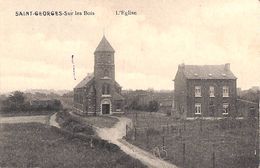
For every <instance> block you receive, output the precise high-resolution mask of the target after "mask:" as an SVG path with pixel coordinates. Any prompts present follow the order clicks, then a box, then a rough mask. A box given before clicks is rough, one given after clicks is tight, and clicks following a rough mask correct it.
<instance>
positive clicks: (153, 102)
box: [148, 100, 159, 112]
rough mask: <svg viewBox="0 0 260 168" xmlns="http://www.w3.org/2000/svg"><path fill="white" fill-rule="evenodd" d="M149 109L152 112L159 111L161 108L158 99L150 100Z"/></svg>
mask: <svg viewBox="0 0 260 168" xmlns="http://www.w3.org/2000/svg"><path fill="white" fill-rule="evenodd" d="M148 110H149V111H151V112H157V111H158V110H159V103H158V101H156V100H151V101H149V105H148Z"/></svg>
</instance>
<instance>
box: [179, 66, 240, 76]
mask: <svg viewBox="0 0 260 168" xmlns="http://www.w3.org/2000/svg"><path fill="white" fill-rule="evenodd" d="M179 68H180V69H181V70H183V72H184V76H185V77H186V78H187V79H236V77H235V75H234V74H233V73H232V72H231V70H230V67H229V64H225V65H180V66H179Z"/></svg>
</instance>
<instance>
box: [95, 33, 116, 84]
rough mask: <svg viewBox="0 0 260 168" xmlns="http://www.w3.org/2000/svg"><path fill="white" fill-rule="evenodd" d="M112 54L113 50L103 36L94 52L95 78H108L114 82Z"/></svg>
mask: <svg viewBox="0 0 260 168" xmlns="http://www.w3.org/2000/svg"><path fill="white" fill-rule="evenodd" d="M114 53H115V50H114V49H113V47H112V46H111V45H110V43H109V42H108V41H107V39H106V37H105V36H103V37H102V39H101V41H100V42H99V44H98V46H97V48H96V50H95V52H94V55H95V66H94V74H95V77H96V78H105V77H108V78H111V79H112V80H115V64H114Z"/></svg>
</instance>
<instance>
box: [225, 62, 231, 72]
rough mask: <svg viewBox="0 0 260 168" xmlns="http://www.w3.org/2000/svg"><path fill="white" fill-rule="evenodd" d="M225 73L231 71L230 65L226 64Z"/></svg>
mask: <svg viewBox="0 0 260 168" xmlns="http://www.w3.org/2000/svg"><path fill="white" fill-rule="evenodd" d="M225 71H230V63H226V64H225Z"/></svg>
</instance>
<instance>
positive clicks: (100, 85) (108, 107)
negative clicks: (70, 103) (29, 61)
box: [73, 36, 124, 115]
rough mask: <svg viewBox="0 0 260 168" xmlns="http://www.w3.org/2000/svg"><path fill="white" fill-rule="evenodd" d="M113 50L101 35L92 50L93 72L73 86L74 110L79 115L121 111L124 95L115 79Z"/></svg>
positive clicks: (106, 113)
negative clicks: (100, 38) (93, 50)
mask: <svg viewBox="0 0 260 168" xmlns="http://www.w3.org/2000/svg"><path fill="white" fill-rule="evenodd" d="M114 54H115V50H114V49H113V48H112V46H111V45H110V43H109V42H108V41H107V39H106V37H105V36H103V38H102V40H101V41H100V43H99V44H98V46H97V48H96V50H95V52H94V57H95V58H94V73H89V74H88V75H87V76H86V77H85V78H84V79H83V80H82V81H81V82H79V83H78V84H77V85H76V87H75V88H74V107H73V109H74V112H76V113H78V114H81V115H110V114H117V113H123V111H124V109H123V107H124V97H123V96H122V95H121V86H120V85H119V84H118V83H117V82H116V80H115V63H114Z"/></svg>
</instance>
